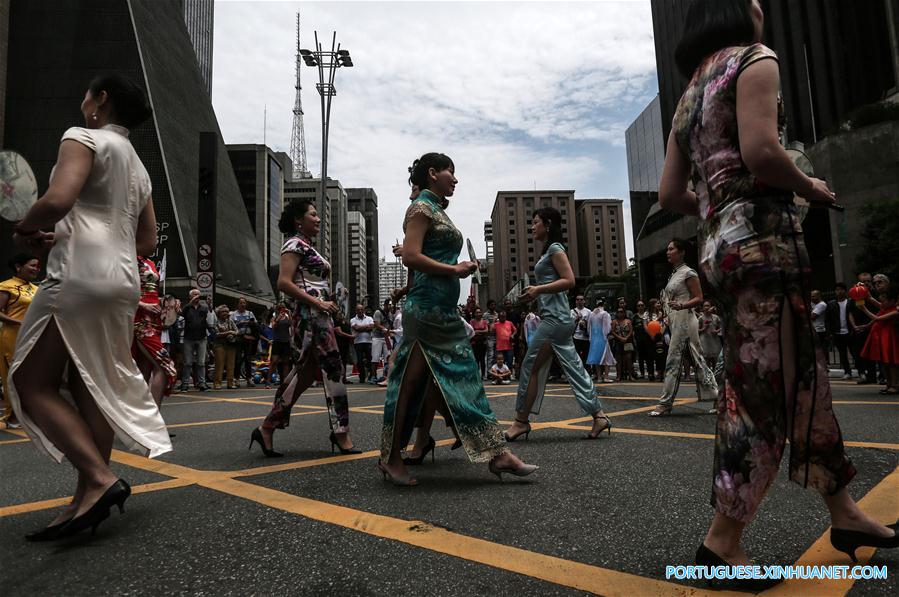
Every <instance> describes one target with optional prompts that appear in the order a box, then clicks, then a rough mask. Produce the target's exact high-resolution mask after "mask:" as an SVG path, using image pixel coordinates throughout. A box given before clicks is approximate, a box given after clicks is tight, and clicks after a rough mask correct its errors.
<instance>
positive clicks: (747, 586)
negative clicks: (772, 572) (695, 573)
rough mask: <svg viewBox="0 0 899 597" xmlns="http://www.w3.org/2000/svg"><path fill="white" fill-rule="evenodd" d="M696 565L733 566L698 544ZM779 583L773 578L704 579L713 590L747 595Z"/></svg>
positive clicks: (778, 580)
mask: <svg viewBox="0 0 899 597" xmlns="http://www.w3.org/2000/svg"><path fill="white" fill-rule="evenodd" d="M696 565H697V566H707V567H709V568H711V567H713V566H733V564H731V563H730V562H728V561H727V560H725V559H724V558H722V557H721V556H719V555H718V554H716V553H715V552H714V551H712V550H711V549H709V548H708V547H706V546H705V543H700V544H699V549H697V550H696ZM780 582H781V580H780V579H773V578H731V579H711V578H707V579H706V584H708V586H709V587H713V588H715V589H720V590H724V591H730V590H733V591H746V592H749V593H759V592H761V591H764V590H766V589H770V588H771V587H773V586H775V585H777V584H780Z"/></svg>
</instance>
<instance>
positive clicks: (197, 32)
mask: <svg viewBox="0 0 899 597" xmlns="http://www.w3.org/2000/svg"><path fill="white" fill-rule="evenodd" d="M181 8H182V11H183V12H184V23H185V24H186V25H187V34H188V35H189V36H190V42H191V43H192V44H193V46H194V53H196V55H197V66H199V67H200V75H201V76H202V77H203V81H204V82H205V83H206V92H207V93H208V94H209V97H212V33H213V21H214V13H215V3H214V2H213V0H181Z"/></svg>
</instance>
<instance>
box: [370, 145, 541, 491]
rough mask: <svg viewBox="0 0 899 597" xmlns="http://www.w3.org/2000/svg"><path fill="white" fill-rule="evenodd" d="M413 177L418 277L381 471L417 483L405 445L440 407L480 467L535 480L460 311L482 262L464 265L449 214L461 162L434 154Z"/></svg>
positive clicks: (411, 247)
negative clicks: (497, 411) (506, 427)
mask: <svg viewBox="0 0 899 597" xmlns="http://www.w3.org/2000/svg"><path fill="white" fill-rule="evenodd" d="M409 172H410V174H411V176H410V178H409V183H410V184H412V185H414V186H417V187H418V188H419V189H421V193H419V195H418V196H417V197H415V199H413V201H412V205H410V206H409V208H408V209H407V210H406V217H405V220H404V222H403V230H404V232H405V239H404V240H403V265H405V266H406V267H408V268H409V269H410V270H411V271H414V280H413V282H412V287H411V289H410V290H409V293H408V294H407V296H406V305H405V308H404V310H403V343H402V344H401V345H400V347H399V348H398V349H397V352H396V359H395V361H394V365H393V368H392V369H391V370H390V377H389V379H388V380H387V398H386V401H385V403H384V428H383V431H382V434H381V460H380V461H379V462H378V468H379V469H380V470H381V472H382V473H383V474H384V478H385V479H386V478H388V477H389V478H390V480H391V481H392V482H393V483H394V485H417V483H418V482H417V481H416V480H415V479H413V478H411V477H410V476H409V474H408V471H407V470H406V466H405V464H404V463H403V459H402V455H401V452H402V448H403V447H404V446H406V444H407V443H408V440H409V438H410V436H411V435H412V430H413V428H414V426H415V422H416V420H417V419H418V416H419V413H421V412H422V411H423V410H424V412H425V413H427V412H428V411H430V410H431V409H433V408H435V407H436V406H438V405H439V406H440V407H441V408H440V410H441V412H443V413H445V415H444V416H446V417H447V419H448V420H447V423H448V424H450V425H451V426H452V427H454V428H455V429H456V433H457V434H458V436H459V439H460V440H461V441H462V446H463V447H464V448H465V451H466V452H467V453H468V457H469V458H470V459H471V461H472V462H485V461H486V462H489V469H490V472H492V473H494V474H496V475H497V476H499V477H500V478H502V476H501V473H510V474H513V475H515V476H519V477H523V476H525V475H529V474H531V473H533V472H534V471H535V470H536V469H537V467H536V466H534V465H529V464H524V463H523V462H521V460H519V459H518V458H517V457H515V455H513V454H512V452H511V451H509V449H508V448H507V447H506V443H505V441H504V440H503V436H502V429H501V428H500V426H499V423H498V422H497V420H496V417H494V416H493V412H492V411H491V410H490V404H489V403H488V402H487V395H486V394H485V393H484V386H483V383H482V381H481V372H480V370H479V369H478V364H477V362H476V361H475V359H474V353H473V352H472V350H471V343H470V342H469V340H468V336H467V335H466V333H465V326H464V325H463V324H462V320H461V319H460V318H459V312H458V310H457V303H458V301H459V279H460V278H465V277H468V276H469V275H471V273H472V272H474V271H475V270H476V269H477V267H478V264H477V263H476V262H472V261H462V262H459V263H457V258H458V256H459V252H460V251H461V250H462V234H461V233H460V232H459V230H458V229H457V228H456V227H455V225H453V222H452V220H450V218H449V216H447V214H446V211H445V210H446V208H447V207H448V205H449V201H447V197H451V196H452V195H453V192H454V190H455V188H456V184H457V183H458V181H457V180H456V176H455V165H454V164H453V161H452V160H451V159H450V158H449V157H447V156H446V155H444V154H441V153H427V154H425V155H423V156H422V157H421V158H420V159H418V160H415V163H414V164H413V165H412V167H411V168H410V169H409ZM441 403H442V404H441Z"/></svg>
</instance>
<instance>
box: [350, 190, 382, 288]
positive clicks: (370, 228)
mask: <svg viewBox="0 0 899 597" xmlns="http://www.w3.org/2000/svg"><path fill="white" fill-rule="evenodd" d="M346 194H347V209H348V210H349V211H358V212H360V213H362V216H363V217H364V218H365V237H366V243H365V250H366V256H367V264H366V271H367V274H368V297H369V300H370V301H374V299H375V297H379V296H381V292H380V282H379V279H378V272H379V269H378V257H379V255H380V249H381V245H380V244H379V241H378V194H377V193H375V190H374V189H371V188H364V187H363V188H348V189H347V190H346ZM388 292H389V290H388Z"/></svg>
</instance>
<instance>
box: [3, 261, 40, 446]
mask: <svg viewBox="0 0 899 597" xmlns="http://www.w3.org/2000/svg"><path fill="white" fill-rule="evenodd" d="M9 267H10V269H12V270H13V272H14V273H15V275H14V276H13V277H12V278H10V279H9V280H5V281H3V282H0V321H2V322H3V327H2V328H0V378H3V398H2V400H0V420H2V421H4V422H5V423H6V426H7V428H10V429H18V428H19V422H18V421H17V420H16V415H15V414H13V412H12V408H10V406H9V403H8V402H7V400H6V397H7V396H8V395H9V391H8V390H7V381H6V377H7V374H8V373H9V364H10V363H12V355H13V352H14V351H15V349H16V338H18V337H19V326H20V325H21V324H22V318H24V317H25V312H26V311H28V307H29V306H30V305H31V299H32V298H33V297H34V293H35V292H37V284H35V283H34V280H35V278H37V276H38V274H39V273H40V271H41V263H40V261H38V259H37V257H34V256H33V255H29V254H28V253H20V254H18V255H16V256H15V257H13V259H12V261H10V262H9Z"/></svg>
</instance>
